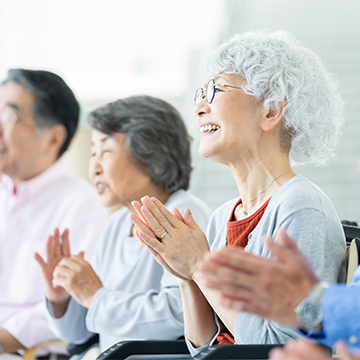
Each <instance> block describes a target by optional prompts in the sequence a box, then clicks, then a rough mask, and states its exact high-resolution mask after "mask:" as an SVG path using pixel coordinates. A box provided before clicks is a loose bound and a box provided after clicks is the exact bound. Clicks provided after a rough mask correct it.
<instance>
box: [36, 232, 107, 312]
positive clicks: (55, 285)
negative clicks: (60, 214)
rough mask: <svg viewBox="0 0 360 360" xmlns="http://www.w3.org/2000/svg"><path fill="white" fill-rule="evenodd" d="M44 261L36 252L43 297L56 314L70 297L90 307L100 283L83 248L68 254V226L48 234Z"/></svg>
mask: <svg viewBox="0 0 360 360" xmlns="http://www.w3.org/2000/svg"><path fill="white" fill-rule="evenodd" d="M45 253H46V261H45V260H44V259H43V258H42V257H41V255H40V254H38V253H35V259H36V261H37V262H38V263H39V265H40V267H41V270H42V273H43V276H44V280H45V291H46V298H47V299H48V300H49V301H50V302H51V303H52V304H53V305H55V306H57V309H58V312H57V311H56V309H55V308H54V310H55V311H54V312H55V316H56V317H58V316H62V315H63V313H64V312H65V311H64V309H65V310H66V308H67V304H68V302H69V299H70V297H73V298H74V299H75V300H76V301H77V302H78V303H79V304H81V305H82V306H84V307H86V308H89V306H90V304H91V301H92V299H93V297H94V295H95V293H96V292H97V291H98V290H99V289H100V288H102V287H103V285H102V282H101V280H100V279H99V277H98V276H97V275H96V273H95V271H94V270H93V268H92V267H91V265H90V264H89V263H88V262H87V261H86V260H85V259H84V252H80V253H79V254H78V255H71V252H70V243H69V230H67V229H65V230H64V232H63V233H62V234H61V236H60V232H59V229H57V228H56V229H55V230H54V234H53V235H49V237H48V239H47V242H46V252H45Z"/></svg>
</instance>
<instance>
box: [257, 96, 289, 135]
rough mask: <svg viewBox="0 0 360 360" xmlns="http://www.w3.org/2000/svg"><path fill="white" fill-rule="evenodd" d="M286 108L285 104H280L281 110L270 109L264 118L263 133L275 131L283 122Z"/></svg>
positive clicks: (282, 102)
mask: <svg viewBox="0 0 360 360" xmlns="http://www.w3.org/2000/svg"><path fill="white" fill-rule="evenodd" d="M284 108H285V102H284V101H281V102H279V109H272V108H270V109H269V110H268V112H267V114H266V116H265V117H264V119H263V121H262V123H261V128H262V130H263V131H265V132H268V131H271V130H272V129H274V128H275V127H276V126H277V125H278V124H279V123H280V122H281V120H282V118H283V112H284Z"/></svg>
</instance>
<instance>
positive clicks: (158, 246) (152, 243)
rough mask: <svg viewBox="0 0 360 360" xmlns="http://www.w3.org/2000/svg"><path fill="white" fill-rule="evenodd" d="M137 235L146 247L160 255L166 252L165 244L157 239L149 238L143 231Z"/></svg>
mask: <svg viewBox="0 0 360 360" xmlns="http://www.w3.org/2000/svg"><path fill="white" fill-rule="evenodd" d="M137 234H138V237H139V238H140V239H141V241H142V242H144V243H145V244H146V245H148V246H149V247H150V248H151V249H153V250H155V251H156V252H157V253H159V254H160V255H161V254H162V252H163V250H164V244H162V243H161V242H160V241H159V240H158V239H157V238H154V237H152V236H149V235H148V234H147V233H145V232H143V231H141V230H139V231H138V233H137Z"/></svg>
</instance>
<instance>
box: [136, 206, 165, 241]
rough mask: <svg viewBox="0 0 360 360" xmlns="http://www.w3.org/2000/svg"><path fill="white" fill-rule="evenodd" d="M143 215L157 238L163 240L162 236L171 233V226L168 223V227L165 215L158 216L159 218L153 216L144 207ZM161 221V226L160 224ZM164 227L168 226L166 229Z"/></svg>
mask: <svg viewBox="0 0 360 360" xmlns="http://www.w3.org/2000/svg"><path fill="white" fill-rule="evenodd" d="M141 213H142V215H143V217H144V219H145V221H146V223H147V224H148V226H149V228H150V230H151V231H152V232H153V233H154V234H155V236H156V237H157V238H158V239H161V237H162V235H163V234H164V233H165V232H169V231H170V225H169V224H168V223H167V225H165V220H164V219H165V218H164V216H163V215H161V216H160V215H158V216H157V217H156V216H154V215H153V213H152V212H151V211H150V210H149V209H148V208H147V207H146V206H145V205H144V206H142V208H141ZM159 221H161V224H160V222H159ZM164 225H165V226H166V228H165V227H164ZM140 230H142V229H140Z"/></svg>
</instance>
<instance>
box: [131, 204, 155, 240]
mask: <svg viewBox="0 0 360 360" xmlns="http://www.w3.org/2000/svg"><path fill="white" fill-rule="evenodd" d="M141 206H142V205H141ZM140 211H141V210H140ZM129 218H130V220H131V221H132V222H133V224H134V225H135V226H136V228H137V229H138V230H141V231H143V232H144V233H146V234H148V235H149V236H153V237H156V236H155V234H154V233H153V231H152V230H151V229H150V228H149V226H148V225H147V224H146V223H144V222H143V221H142V220H140V219H139V218H138V217H137V216H136V215H135V214H130V215H129Z"/></svg>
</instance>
